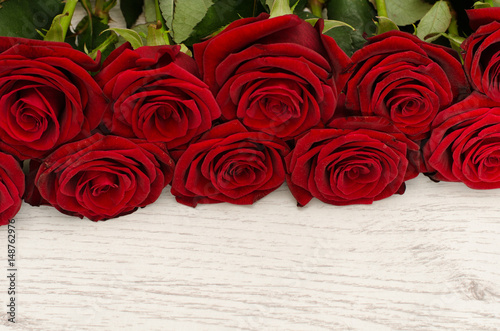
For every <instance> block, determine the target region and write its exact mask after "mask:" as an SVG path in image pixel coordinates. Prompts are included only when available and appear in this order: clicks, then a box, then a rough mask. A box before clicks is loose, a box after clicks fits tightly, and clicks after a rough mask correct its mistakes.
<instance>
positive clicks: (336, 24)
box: [305, 18, 356, 33]
mask: <svg viewBox="0 0 500 331" xmlns="http://www.w3.org/2000/svg"><path fill="white" fill-rule="evenodd" d="M318 20H319V18H308V19H306V20H305V21H306V22H307V23H309V24H311V25H312V26H314V25H316V22H318ZM323 22H324V23H325V26H324V27H323V31H322V32H323V33H325V32H327V31H329V30H331V29H333V28H338V27H339V26H347V27H349V28H351V29H352V30H353V31H354V30H356V29H354V28H353V27H352V26H350V25H349V24H347V23H344V22H341V21H334V20H324V21H323Z"/></svg>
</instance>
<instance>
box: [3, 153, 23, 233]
mask: <svg viewBox="0 0 500 331" xmlns="http://www.w3.org/2000/svg"><path fill="white" fill-rule="evenodd" d="M23 194H24V173H23V169H21V166H20V164H19V162H18V161H17V160H16V159H15V158H14V157H12V156H11V155H9V154H5V153H1V152H0V225H6V224H8V223H9V220H10V219H12V218H13V217H14V216H15V215H16V214H17V212H18V211H19V209H21V203H22V197H23Z"/></svg>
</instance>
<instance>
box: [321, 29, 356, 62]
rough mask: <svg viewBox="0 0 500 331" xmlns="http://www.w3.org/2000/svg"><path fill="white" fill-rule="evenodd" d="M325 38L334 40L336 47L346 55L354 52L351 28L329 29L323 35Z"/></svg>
mask: <svg viewBox="0 0 500 331" xmlns="http://www.w3.org/2000/svg"><path fill="white" fill-rule="evenodd" d="M325 34H326V35H327V36H330V37H332V38H333V39H335V42H336V43H337V45H338V46H339V47H340V48H341V49H342V50H343V51H344V52H346V54H347V55H349V56H351V55H352V54H353V53H354V52H355V50H356V49H355V47H354V46H353V45H354V44H355V41H354V40H353V36H354V34H353V33H352V30H351V28H348V27H346V26H339V27H338V28H336V29H331V30H329V31H327V32H326V33H325Z"/></svg>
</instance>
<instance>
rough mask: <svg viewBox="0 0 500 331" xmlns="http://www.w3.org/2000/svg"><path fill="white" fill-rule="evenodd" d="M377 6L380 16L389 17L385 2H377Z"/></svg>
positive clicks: (380, 0)
mask: <svg viewBox="0 0 500 331" xmlns="http://www.w3.org/2000/svg"><path fill="white" fill-rule="evenodd" d="M375 6H376V7H377V14H378V16H384V17H388V16H387V7H386V6H385V0H375Z"/></svg>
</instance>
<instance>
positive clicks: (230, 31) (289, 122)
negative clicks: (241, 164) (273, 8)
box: [193, 14, 351, 139]
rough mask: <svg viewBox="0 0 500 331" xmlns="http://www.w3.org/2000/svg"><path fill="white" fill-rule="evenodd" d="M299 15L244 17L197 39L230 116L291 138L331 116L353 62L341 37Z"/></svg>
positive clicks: (204, 67) (198, 54) (209, 79)
mask: <svg viewBox="0 0 500 331" xmlns="http://www.w3.org/2000/svg"><path fill="white" fill-rule="evenodd" d="M322 29H323V22H322V21H321V20H320V21H319V22H318V23H317V24H316V27H315V28H313V27H312V26H311V25H310V24H309V23H307V22H304V21H303V20H301V19H300V18H299V17H297V16H295V15H285V16H279V17H275V18H269V15H268V14H261V15H259V16H258V17H257V18H245V19H240V20H237V21H235V22H233V23H232V24H230V25H229V26H228V27H227V28H226V29H225V30H224V31H222V32H221V33H220V34H218V35H217V36H215V37H213V38H211V39H209V40H207V41H206V42H203V43H201V44H196V45H194V46H193V47H194V55H195V59H196V61H197V63H198V66H199V68H200V71H201V73H202V76H203V80H204V81H205V82H206V83H207V84H208V85H209V86H210V89H211V90H212V91H213V92H214V94H215V95H216V99H217V102H218V103H219V105H220V106H221V110H222V117H223V118H224V119H225V120H233V119H239V120H240V121H241V122H242V123H243V124H244V125H245V126H246V127H248V128H250V129H252V130H256V131H262V132H266V133H269V134H272V135H275V136H277V137H280V138H285V139H288V138H293V137H295V136H297V135H299V134H301V133H302V132H304V131H306V130H308V129H309V128H312V127H314V126H316V125H318V124H320V123H327V122H328V121H329V120H330V119H331V118H332V116H333V113H334V111H335V107H336V105H337V96H338V93H340V91H341V90H342V88H343V86H344V84H345V79H346V78H347V77H346V76H345V75H343V72H344V71H345V70H346V68H347V67H348V66H349V65H350V63H351V61H350V60H349V57H348V56H347V55H346V54H345V53H344V52H343V51H342V50H341V49H340V48H339V47H338V46H337V44H336V43H335V41H334V40H333V39H332V38H330V37H328V36H326V35H323V34H322V33H321V31H322Z"/></svg>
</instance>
